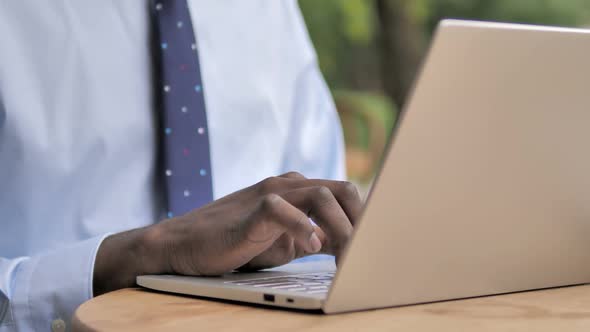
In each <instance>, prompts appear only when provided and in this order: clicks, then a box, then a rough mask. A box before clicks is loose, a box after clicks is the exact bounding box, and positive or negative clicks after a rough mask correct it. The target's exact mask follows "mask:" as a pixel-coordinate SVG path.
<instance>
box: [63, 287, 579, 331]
mask: <svg viewBox="0 0 590 332" xmlns="http://www.w3.org/2000/svg"><path fill="white" fill-rule="evenodd" d="M72 324H73V330H74V331H185V330H186V331H215V332H218V331H240V332H241V331H256V332H262V331H298V332H299V331H338V332H341V331H539V332H542V331H551V332H555V331H558V332H564V331H568V332H570V331H584V332H588V331H590V285H585V286H576V287H565V288H556V289H549V290H542V291H535V292H524V293H515V294H508V295H499V296H491V297H480V298H473V299H467V300H458V301H447V302H439V303H431V304H424V305H415V306H406V307H399V308H390V309H382V310H372V311H365V312H356V313H349V314H338V315H330V316H326V315H321V314H317V313H303V312H295V311H286V310H280V309H268V308H263V307H253V306H247V305H238V304H233V303H225V302H219V301H209V300H204V299H198V298H193V297H184V296H175V295H168V294H163V293H157V292H152V291H146V290H141V289H124V290H120V291H117V292H113V293H109V294H106V295H103V296H99V297H97V298H94V299H92V300H90V301H88V302H86V303H84V304H83V305H81V306H80V307H79V308H78V310H77V311H76V314H75V316H74V319H73V322H72Z"/></svg>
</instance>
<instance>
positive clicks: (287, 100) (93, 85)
mask: <svg viewBox="0 0 590 332" xmlns="http://www.w3.org/2000/svg"><path fill="white" fill-rule="evenodd" d="M189 6H190V10H191V15H192V18H193V25H194V28H195V34H196V39H197V43H198V45H199V52H200V54H199V56H200V59H201V67H202V68H201V69H202V77H203V81H204V84H205V86H206V89H205V90H204V91H205V99H206V106H207V115H208V121H209V124H208V125H209V135H210V142H211V158H212V170H213V187H214V188H213V190H214V196H215V197H216V198H219V197H221V196H224V195H226V194H228V193H231V192H233V191H236V190H238V189H241V188H243V187H245V186H249V185H252V184H254V183H256V182H257V181H259V180H261V179H263V178H265V177H268V176H272V175H277V174H281V173H284V172H287V171H291V170H295V171H299V172H301V173H303V174H305V175H306V176H308V177H314V178H332V179H342V178H344V163H343V157H344V156H343V140H342V133H341V128H340V124H339V121H338V117H337V114H336V112H335V108H334V105H333V101H332V99H331V96H330V93H329V90H328V88H327V87H326V84H325V82H324V80H323V78H322V76H321V74H320V72H319V70H318V66H317V61H316V56H315V53H314V50H313V47H312V45H311V43H310V40H309V38H308V35H307V31H306V30H305V26H304V22H303V20H302V17H301V14H300V12H299V9H298V8H297V3H296V1H294V0H283V1H274V0H248V1H231V0H219V1H211V0H189ZM150 29H151V25H150V15H149V8H148V2H147V1H143V0H134V1H131V0H130V1H120V0H101V1H90V0H75V1H74V0H66V1H35V0H19V1H0V50H1V52H0V54H1V56H0V331H12V330H18V331H47V330H52V329H53V330H54V331H58V330H60V329H63V328H64V324H62V323H63V322H65V325H68V324H69V321H70V318H71V315H72V314H73V311H74V310H75V309H76V307H77V306H78V305H80V304H81V303H82V302H84V301H86V300H88V299H90V298H91V297H92V275H93V266H94V258H95V254H96V252H97V250H98V247H99V246H100V243H101V241H102V239H103V238H104V237H105V236H106V234H109V233H113V232H119V231H123V230H127V229H130V228H136V227H141V226H145V225H149V224H153V223H155V222H157V221H158V220H160V219H161V216H162V212H163V211H164V208H165V207H164V206H163V204H162V201H163V200H162V196H161V195H162V192H163V191H162V190H161V188H160V187H161V185H160V184H161V182H162V181H163V180H162V179H163V170H161V169H160V168H158V163H157V146H158V145H157V140H158V137H159V135H158V134H157V128H158V124H157V122H156V119H157V118H158V117H157V115H156V114H155V108H154V102H153V101H154V93H155V91H156V90H155V87H156V82H154V80H153V79H152V67H153V63H152V56H151V52H152V51H151V36H150ZM161 173H162V174H161ZM62 321H63V322H62Z"/></svg>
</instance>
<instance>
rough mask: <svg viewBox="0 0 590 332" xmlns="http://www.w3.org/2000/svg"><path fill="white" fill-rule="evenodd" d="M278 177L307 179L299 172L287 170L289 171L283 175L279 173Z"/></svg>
mask: <svg viewBox="0 0 590 332" xmlns="http://www.w3.org/2000/svg"><path fill="white" fill-rule="evenodd" d="M279 177H281V178H286V179H295V180H306V179H307V178H306V177H305V176H303V174H301V173H299V172H289V173H285V174H283V175H279Z"/></svg>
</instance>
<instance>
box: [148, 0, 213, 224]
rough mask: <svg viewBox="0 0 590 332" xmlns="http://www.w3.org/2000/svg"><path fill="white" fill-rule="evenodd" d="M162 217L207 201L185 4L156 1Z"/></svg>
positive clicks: (207, 164) (193, 47) (209, 190)
mask: <svg viewBox="0 0 590 332" xmlns="http://www.w3.org/2000/svg"><path fill="white" fill-rule="evenodd" d="M153 6H154V8H153V9H154V18H155V22H156V27H157V29H156V30H157V33H156V35H157V36H158V37H159V38H158V42H159V49H160V50H161V52H160V54H161V55H160V65H161V68H160V69H161V71H160V74H161V75H160V77H161V79H162V81H161V85H160V86H159V87H158V88H159V89H160V90H161V93H162V106H163V117H162V118H163V124H164V133H163V137H164V165H165V170H164V172H165V176H166V187H167V188H166V190H167V193H168V217H169V218H171V217H173V216H177V215H181V214H184V213H186V212H188V211H190V210H193V209H195V208H197V207H199V206H202V205H204V204H207V203H209V202H210V201H211V200H213V186H212V180H211V157H210V153H209V132H208V130H207V114H206V112H205V98H204V94H203V83H202V81H201V70H200V68H199V56H198V47H197V44H196V41H195V35H194V30H193V26H192V22H191V17H190V12H189V9H188V4H187V2H186V0H156V1H154V2H153Z"/></svg>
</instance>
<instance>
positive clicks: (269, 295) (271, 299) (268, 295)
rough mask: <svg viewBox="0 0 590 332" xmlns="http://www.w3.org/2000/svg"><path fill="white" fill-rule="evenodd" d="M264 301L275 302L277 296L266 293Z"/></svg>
mask: <svg viewBox="0 0 590 332" xmlns="http://www.w3.org/2000/svg"><path fill="white" fill-rule="evenodd" d="M263 297H264V301H266V302H274V301H275V296H274V295H272V294H264V295H263Z"/></svg>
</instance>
